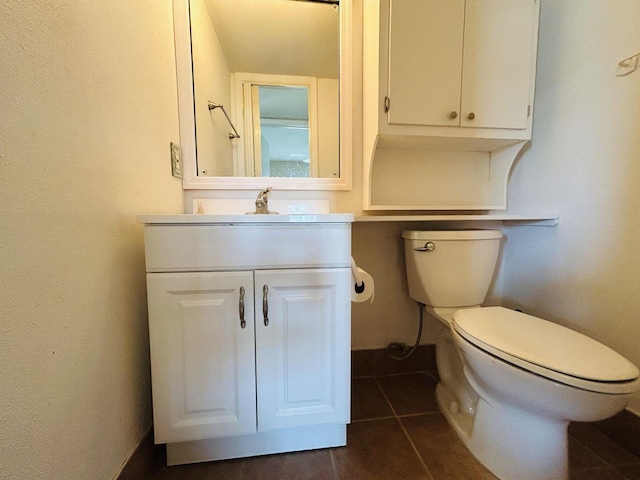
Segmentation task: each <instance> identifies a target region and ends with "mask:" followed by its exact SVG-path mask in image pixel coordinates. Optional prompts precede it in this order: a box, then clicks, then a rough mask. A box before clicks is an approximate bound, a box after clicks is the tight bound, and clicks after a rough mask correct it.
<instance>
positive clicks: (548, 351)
mask: <svg viewBox="0 0 640 480" xmlns="http://www.w3.org/2000/svg"><path fill="white" fill-rule="evenodd" d="M453 318H454V320H453V328H454V329H455V330H456V332H458V333H459V334H460V335H461V336H462V337H464V338H465V339H466V340H468V341H469V342H471V343H473V344H474V345H476V346H477V347H479V348H481V349H483V350H485V351H487V352H489V353H491V354H493V355H495V356H498V357H500V358H502V359H504V360H506V361H512V360H515V361H514V362H512V363H515V364H516V365H518V366H521V367H523V368H526V369H528V370H530V371H532V372H534V373H539V374H541V375H543V376H547V377H550V378H554V376H553V375H549V372H548V371H551V372H558V373H560V374H563V375H562V377H563V378H564V377H565V376H569V377H574V378H577V379H584V380H588V381H592V382H627V381H631V380H634V379H636V378H637V377H638V376H639V375H640V372H639V371H638V369H637V368H636V366H635V365H634V364H632V363H631V362H630V361H629V360H627V359H626V358H624V357H623V356H622V355H620V354H618V353H617V352H615V351H613V350H612V349H610V348H609V347H607V346H606V345H603V344H601V343H599V342H597V341H595V340H593V339H592V338H589V337H587V336H586V335H582V334H580V333H578V332H576V331H574V330H571V329H569V328H566V327H563V326H562V325H558V324H556V323H552V322H549V321H547V320H542V319H540V318H537V317H533V316H531V315H527V314H524V313H520V312H516V311H514V310H509V309H507V308H503V307H482V308H470V309H463V310H458V311H457V312H456V313H455V314H454V316H453ZM532 367H533V368H532ZM536 367H537V368H536ZM545 370H547V372H545ZM558 380H560V379H558Z"/></svg>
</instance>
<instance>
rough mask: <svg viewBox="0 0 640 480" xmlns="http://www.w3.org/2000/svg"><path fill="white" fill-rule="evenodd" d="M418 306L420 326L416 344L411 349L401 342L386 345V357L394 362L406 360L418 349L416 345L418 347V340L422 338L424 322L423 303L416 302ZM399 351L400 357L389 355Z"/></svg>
mask: <svg viewBox="0 0 640 480" xmlns="http://www.w3.org/2000/svg"><path fill="white" fill-rule="evenodd" d="M417 303H418V306H419V307H420V325H419V326H418V338H416V343H415V345H414V346H413V347H411V348H409V346H408V345H407V344H406V343H402V342H391V343H390V344H389V345H387V355H388V356H389V357H391V358H393V359H394V360H399V361H400V360H406V359H407V358H409V357H410V356H411V355H413V352H415V351H416V348H418V345H420V338H422V323H423V321H424V303H420V302H417ZM394 348H396V349H398V348H399V349H401V350H402V356H396V355H394V354H393V353H391V351H392V349H394Z"/></svg>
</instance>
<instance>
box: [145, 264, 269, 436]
mask: <svg viewBox="0 0 640 480" xmlns="http://www.w3.org/2000/svg"><path fill="white" fill-rule="evenodd" d="M241 287H243V288H244V318H245V321H246V323H245V324H244V328H243V326H242V325H241V320H240V309H241V306H240V297H241V295H240V289H241ZM147 292H148V300H149V302H148V303H149V336H150V342H151V374H152V383H153V413H154V433H155V441H156V443H167V442H181V441H185V440H196V439H202V438H208V437H216V436H222V435H237V434H242V433H252V432H255V431H256V409H255V370H254V360H255V354H254V322H253V318H254V317H253V272H224V273H152V274H148V275H147Z"/></svg>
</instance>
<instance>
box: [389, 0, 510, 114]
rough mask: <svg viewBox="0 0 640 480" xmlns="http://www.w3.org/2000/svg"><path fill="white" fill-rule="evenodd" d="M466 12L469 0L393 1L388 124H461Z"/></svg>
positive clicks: (390, 32) (390, 34) (391, 9)
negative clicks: (466, 2)
mask: <svg viewBox="0 0 640 480" xmlns="http://www.w3.org/2000/svg"><path fill="white" fill-rule="evenodd" d="M482 1H485V0H482ZM505 1H507V2H508V0H505ZM464 10H465V2H464V0H391V2H390V12H389V14H390V18H389V81H388V97H389V98H390V99H391V105H392V106H391V108H390V109H389V113H388V117H387V121H388V123H390V124H400V125H444V126H449V125H451V126H457V125H459V122H460V119H459V111H460V88H461V81H462V80H461V72H462V52H463V38H464V37H463V31H464V16H465V11H464Z"/></svg>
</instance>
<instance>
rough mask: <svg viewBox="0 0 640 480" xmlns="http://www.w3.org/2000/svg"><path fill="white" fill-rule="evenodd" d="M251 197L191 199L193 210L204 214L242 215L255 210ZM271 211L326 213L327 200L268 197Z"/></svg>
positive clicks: (292, 213) (253, 198)
mask: <svg viewBox="0 0 640 480" xmlns="http://www.w3.org/2000/svg"><path fill="white" fill-rule="evenodd" d="M255 201H256V199H255V197H252V198H248V197H247V198H197V199H195V200H193V210H192V211H193V212H194V213H197V214H204V215H207V214H208V215H244V214H247V213H253V212H255V210H256V204H255ZM269 210H270V211H271V212H272V213H276V212H277V213H279V214H281V215H282V214H289V215H306V214H327V213H329V201H328V200H309V199H282V198H269Z"/></svg>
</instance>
